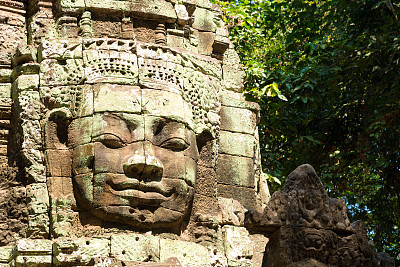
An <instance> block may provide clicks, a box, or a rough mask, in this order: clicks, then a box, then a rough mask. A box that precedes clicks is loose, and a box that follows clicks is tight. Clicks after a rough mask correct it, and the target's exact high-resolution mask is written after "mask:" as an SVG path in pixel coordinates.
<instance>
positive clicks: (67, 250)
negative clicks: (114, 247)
mask: <svg viewBox="0 0 400 267" xmlns="http://www.w3.org/2000/svg"><path fill="white" fill-rule="evenodd" d="M125 245H126V246H128V244H125ZM109 253H110V240H109V239H108V238H78V239H69V238H60V239H57V240H56V241H55V242H54V244H53V263H54V265H56V266H71V265H74V266H75V265H77V264H78V265H88V264H89V263H90V262H91V260H92V259H93V258H94V257H108V256H109Z"/></svg>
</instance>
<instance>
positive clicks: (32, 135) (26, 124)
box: [21, 119, 42, 166]
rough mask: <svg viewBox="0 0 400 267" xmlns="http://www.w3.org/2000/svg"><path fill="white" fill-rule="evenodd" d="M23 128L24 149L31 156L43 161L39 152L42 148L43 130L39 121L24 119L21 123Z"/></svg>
mask: <svg viewBox="0 0 400 267" xmlns="http://www.w3.org/2000/svg"><path fill="white" fill-rule="evenodd" d="M21 128H22V134H23V135H24V139H23V141H22V149H23V150H25V151H24V152H26V153H27V154H29V155H30V156H33V157H35V158H37V160H40V161H41V158H42V156H41V155H40V153H39V151H38V150H39V149H41V148H42V129H41V126H40V122H39V120H25V119H23V120H22V121H21ZM24 156H25V155H24ZM28 166H29V164H28Z"/></svg>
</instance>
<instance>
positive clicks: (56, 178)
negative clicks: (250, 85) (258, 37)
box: [0, 0, 269, 266]
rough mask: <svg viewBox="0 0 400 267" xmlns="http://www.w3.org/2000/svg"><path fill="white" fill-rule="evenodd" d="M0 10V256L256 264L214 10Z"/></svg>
mask: <svg viewBox="0 0 400 267" xmlns="http://www.w3.org/2000/svg"><path fill="white" fill-rule="evenodd" d="M1 3H2V6H1V7H0V26H1V27H3V28H2V30H3V32H4V35H2V38H3V37H4V41H3V42H2V43H1V49H0V60H1V62H0V64H1V66H0V67H1V72H0V79H1V80H0V82H1V84H0V87H1V88H0V89H1V92H0V93H1V97H2V98H1V99H2V100H1V103H4V105H3V104H2V106H1V107H0V108H1V110H0V111H1V113H0V117H1V118H0V119H1V123H0V127H3V128H2V129H0V139H1V140H0V141H1V143H0V153H2V154H1V155H0V156H1V158H0V161H1V162H2V164H3V166H4V168H3V169H4V172H3V173H4V175H3V176H2V180H1V185H0V191H1V192H3V194H2V195H0V205H1V206H2V207H4V212H3V214H2V216H1V217H0V219H1V222H0V223H1V224H0V229H2V230H3V229H4V231H2V232H1V234H0V242H2V243H1V245H7V244H8V246H6V247H3V248H1V249H0V251H1V253H0V254H1V256H0V263H1V264H4V265H7V266H8V264H11V265H17V266H21V265H24V264H28V265H38V266H47V265H49V266H51V265H57V266H60V265H62V266H71V265H96V264H100V265H101V264H103V265H104V264H105V262H108V263H109V264H111V263H115V264H117V265H118V266H120V265H121V264H133V262H135V261H136V262H165V263H166V264H176V266H180V264H182V265H183V266H211V265H212V266H250V265H252V264H253V263H254V265H255V266H257V265H260V264H261V259H262V254H263V252H264V247H265V244H266V242H267V239H266V238H265V237H263V236H262V235H252V236H250V235H249V233H248V232H247V230H246V229H245V228H244V227H243V222H244V213H245V211H246V210H247V209H249V208H252V209H257V210H261V209H262V207H263V206H264V205H265V204H266V202H267V200H268V197H269V195H268V194H269V193H268V187H267V186H266V182H265V180H264V179H263V177H262V175H261V173H262V171H261V166H260V155H259V147H258V136H257V121H258V113H259V110H258V106H257V105H256V104H254V103H250V102H247V101H245V100H244V98H243V96H242V94H241V90H242V85H243V84H242V78H243V72H242V71H241V69H240V63H239V58H238V56H237V54H236V53H235V51H234V50H233V46H232V44H231V43H230V41H229V39H228V32H227V30H226V28H225V27H224V24H223V21H222V14H221V10H220V8H219V7H218V6H215V5H212V4H210V3H209V2H208V1H164V0H149V1H131V0H107V1H94V0H74V1H69V0H43V1H41V0H29V1H24V2H18V1H2V2H1ZM11 109H12V111H11ZM152 124H154V126H151V127H150V125H152ZM11 125H12V126H11ZM121 125H122V127H121ZM123 125H125V126H123ZM157 125H158V126H157ZM124 127H125V128H124ZM124 129H125V130H126V129H128V130H129V131H125V130H124ZM139 129H142V130H143V131H144V137H140V136H141V134H140V132H138V131H139ZM8 130H10V131H11V134H10V135H9V136H8ZM142 130H140V131H142ZM124 131H125V132H124ZM110 134H112V135H113V136H116V137H117V139H115V138H114V137H113V138H114V139H110V138H111V137H110ZM169 137H172V139H168V138H169ZM121 138H122V139H121ZM141 138H142V139H141ZM126 140H131V141H126ZM163 140H164V141H163ZM171 140H172V141H171ZM141 153H143V154H141ZM142 159H143V161H144V162H143V163H140V162H141V160H142ZM143 164H144V165H143ZM141 166H142V167H141ZM138 168H139V169H140V171H138ZM150 174H151V175H150ZM149 175H150V176H149ZM146 177H147V178H146ZM121 179H122V180H121ZM140 179H142V180H143V181H144V182H143V185H140V186H139V192H136V191H135V190H138V189H137V185H133V184H132V183H133V182H135V181H137V180H140ZM145 179H147V180H145ZM160 179H161V181H160ZM121 181H125V182H124V183H127V182H128V185H120V184H122V182H121ZM158 183H159V184H158ZM155 184H156V185H155ZM133 189H134V190H133ZM156 189H157V190H159V191H157V192H161V193H162V194H164V195H163V196H162V197H161V196H160V195H157V194H159V193H157V194H156V192H152V190H156ZM140 190H142V191H140ZM148 190H150V194H149V192H148ZM160 190H161V191H160ZM163 190H164V191H163ZM115 192H116V193H115ZM120 192H122V193H120ZM130 194H134V195H130ZM138 194H139V195H138ZM155 199H156V200H155ZM166 199H168V200H166ZM127 200H128V201H129V202H130V204H129V205H128V206H126V205H127V204H126V203H127ZM158 202H160V203H162V204H157V203H158ZM121 203H123V204H121ZM135 203H136V204H135ZM171 257H176V258H177V260H174V259H168V258H171ZM179 261H180V263H179ZM100 265H99V266H100ZM103 265H101V266H103ZM168 266H169V265H168Z"/></svg>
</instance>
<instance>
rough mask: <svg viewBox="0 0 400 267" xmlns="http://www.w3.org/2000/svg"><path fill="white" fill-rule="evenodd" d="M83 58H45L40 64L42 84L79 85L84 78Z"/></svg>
mask: <svg viewBox="0 0 400 267" xmlns="http://www.w3.org/2000/svg"><path fill="white" fill-rule="evenodd" d="M83 65H84V62H83V60H82V59H66V60H61V61H60V60H56V59H45V60H43V61H42V62H41V64H40V86H60V85H77V84H80V83H81V81H82V79H83V78H84V69H83Z"/></svg>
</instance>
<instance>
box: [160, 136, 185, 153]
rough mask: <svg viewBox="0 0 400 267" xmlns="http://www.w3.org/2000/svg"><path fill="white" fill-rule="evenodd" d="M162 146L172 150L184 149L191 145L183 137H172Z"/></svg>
mask: <svg viewBox="0 0 400 267" xmlns="http://www.w3.org/2000/svg"><path fill="white" fill-rule="evenodd" d="M161 147H163V148H166V149H170V150H172V151H183V150H185V149H186V148H188V147H189V144H188V143H186V142H185V140H183V139H182V138H178V137H172V138H170V139H168V140H166V141H164V142H163V143H162V144H161Z"/></svg>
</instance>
